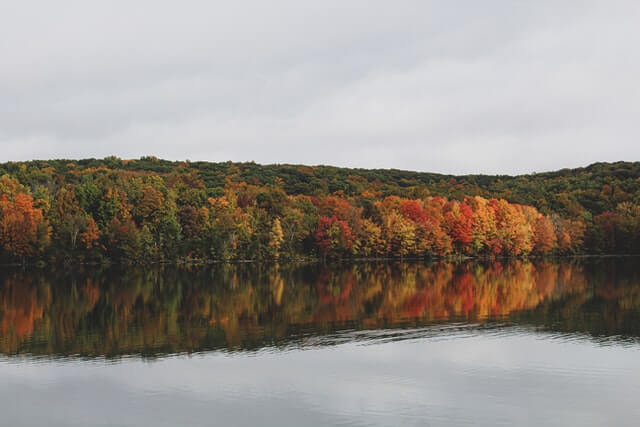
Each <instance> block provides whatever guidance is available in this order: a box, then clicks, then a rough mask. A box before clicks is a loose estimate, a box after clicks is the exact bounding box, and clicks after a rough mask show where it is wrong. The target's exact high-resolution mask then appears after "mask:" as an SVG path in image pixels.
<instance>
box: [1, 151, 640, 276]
mask: <svg viewBox="0 0 640 427" xmlns="http://www.w3.org/2000/svg"><path fill="white" fill-rule="evenodd" d="M637 253H640V163H638V162H635V163H627V162H617V163H597V164H594V165H591V166H588V167H586V168H578V169H563V170H561V171H557V172H548V173H540V174H531V175H521V176H515V177H512V176H489V175H466V176H452V175H440V174H432V173H420V172H408V171H399V170H367V169H346V168H336V167H329V166H314V167H309V166H300V165H258V164H255V163H231V162H226V163H207V162H189V161H186V162H171V161H166V160H160V159H157V158H154V157H144V158H141V159H139V160H121V159H118V158H116V157H109V158H105V159H101V160H100V159H87V160H77V161H76V160H50V161H30V162H9V163H4V164H0V262H1V263H3V264H10V263H11V264H15V263H17V264H31V263H40V264H43V263H49V264H55V263H61V262H62V263H97V264H100V263H179V264H199V263H209V262H220V261H238V262H239V261H246V260H253V261H278V260H280V261H284V260H319V259H322V260H326V259H331V260H340V259H374V260H375V259H386V258H394V259H396V258H397V259H415V258H419V259H423V258H429V259H459V258H465V257H475V258H480V259H482V258H499V257H527V256H535V257H541V256H542V257H546V256H552V257H555V256H568V255H584V254H591V255H597V254H613V255H619V254H637Z"/></svg>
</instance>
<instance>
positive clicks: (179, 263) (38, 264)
mask: <svg viewBox="0 0 640 427" xmlns="http://www.w3.org/2000/svg"><path fill="white" fill-rule="evenodd" d="M634 257H640V254H574V255H527V256H497V257H495V256H466V255H465V256H448V257H357V258H333V259H325V260H323V259H322V258H319V257H309V258H286V259H280V260H273V259H271V260H266V259H228V260H216V259H210V260H193V261H185V260H170V261H151V262H140V261H129V260H121V261H111V260H108V261H105V262H91V261H89V262H85V261H75V260H71V261H55V262H46V261H44V260H38V261H35V262H26V263H0V268H3V267H13V268H15V267H23V268H27V267H29V268H33V267H35V268H46V267H51V266H65V267H73V266H89V267H116V266H118V267H134V266H138V267H147V266H174V267H204V266H209V265H222V264H251V265H256V264H271V265H273V264H283V265H287V264H324V265H332V264H347V263H377V262H383V263H388V262H412V263H415V262H450V263H456V262H468V261H477V262H486V261H515V260H532V261H534V260H568V259H604V258H634Z"/></svg>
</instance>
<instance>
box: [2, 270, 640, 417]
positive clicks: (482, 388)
mask: <svg viewBox="0 0 640 427" xmlns="http://www.w3.org/2000/svg"><path fill="white" fill-rule="evenodd" d="M639 399H640V259H639V258H623V259H600V260H582V261H578V260H574V261H568V262H567V261H564V262H533V263H531V262H521V261H515V262H503V263H500V262H496V263H461V264H455V265H454V264H446V263H442V264H419V263H384V264H355V265H352V264H349V265H336V266H331V267H323V266H320V265H306V266H279V267H278V266H257V265H233V266H216V267H212V268H202V269H195V270H193V271H184V270H175V269H162V270H159V269H141V268H137V269H130V270H117V269H111V270H97V269H78V268H74V269H72V270H48V271H46V270H45V271H42V270H37V271H23V270H20V269H10V268H6V267H4V268H2V269H1V270H0V417H1V420H2V421H1V422H0V424H1V425H3V426H4V425H6V426H22V425H29V426H31V425H47V426H107V425H113V426H130V425H136V426H138V425H140V426H209V425H221V426H233V425H265V426H270V425H274V426H300V425H322V426H326V425H347V426H350V425H354V426H359V425H380V426H399V425H402V426H410V425H421V426H422V425H443V426H450V425H487V426H495V425H559V426H560V425H561V426H566V425H581V426H582V425H598V426H612V425H616V426H619V425H629V426H631V425H633V426H636V425H638V424H639V423H640V405H639V404H638V402H639Z"/></svg>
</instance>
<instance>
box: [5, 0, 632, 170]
mask: <svg viewBox="0 0 640 427" xmlns="http://www.w3.org/2000/svg"><path fill="white" fill-rule="evenodd" d="M638 22H640V2H637V1H632V0H629V1H616V0H608V1H604V0H601V1H589V0H581V1H570V0H567V1H558V0H550V1H544V0H537V1H516V0H505V1H492V0H483V1H478V0H469V1H462V0H461V1H428V0H415V1H411V0H399V1H388V0H384V1H376V0H363V1H358V0H348V1H345V0H338V1H333V0H323V1H314V2H311V1H300V0H291V1H278V0H272V1H262V0H255V1H250V0H236V1H233V2H229V1H224V2H222V1H221V2H217V1H211V0H208V1H206V0H203V1H191V0H181V1H171V2H165V1H159V0H127V1H120V0H110V1H89V0H79V1H67V0H58V1H55V2H52V1H31V0H21V1H2V2H0V161H7V160H27V159H33V158H38V159H43V158H61V157H62V158H83V157H105V156H108V155H116V156H119V157H122V158H137V157H140V156H143V155H155V156H158V157H163V158H169V159H190V160H211V161H225V160H234V161H248V160H254V161H256V162H259V163H304V164H333V165H339V166H352V167H383V168H390V167H393V168H401V169H412V170H422V171H438V172H452V173H475V172H485V173H524V172H531V171H543V170H551V169H557V168H562V167H573V166H581V165H586V164H589V163H591V162H595V161H614V160H640V141H638V137H639V136H640V85H639V84H638V78H639V76H640V29H639V28H638Z"/></svg>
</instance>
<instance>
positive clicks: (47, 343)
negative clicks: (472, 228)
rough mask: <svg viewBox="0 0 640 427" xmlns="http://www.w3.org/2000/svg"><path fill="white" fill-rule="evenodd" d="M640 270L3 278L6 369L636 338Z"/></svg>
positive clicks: (556, 267) (565, 265)
mask: <svg viewBox="0 0 640 427" xmlns="http://www.w3.org/2000/svg"><path fill="white" fill-rule="evenodd" d="M637 262H638V259H636V258H626V259H598V260H584V261H580V262H578V261H575V260H574V261H570V262H566V261H565V262H551V261H538V262H528V261H510V262H491V263H478V262H467V263H460V264H451V263H436V264H428V265H427V264H421V263H380V264H370V263H366V264H349V265H333V266H329V267H327V266H322V265H316V264H313V265H302V266H291V265H288V266H277V265H273V266H265V265H219V266H214V267H210V268H204V269H196V270H194V271H185V270H176V269H170V268H156V269H142V268H134V269H126V270H119V269H110V270H98V269H95V268H85V269H80V270H79V269H72V270H49V271H43V270H38V271H23V270H18V269H6V268H5V269H4V270H3V271H2V272H1V273H0V352H1V353H2V354H4V355H6V356H14V355H32V356H56V357H67V356H81V357H95V356H106V357H119V356H124V355H142V356H145V357H156V356H162V355H166V354H173V353H183V352H187V353H191V352H202V351H209V350H215V349H218V350H225V351H237V350H257V349H261V348H265V347H276V348H282V347H286V346H300V345H311V346H321V345H332V344H338V343H344V342H351V341H365V340H374V341H389V340H405V339H422V338H425V337H427V338H432V339H433V338H442V337H447V336H454V335H455V336H461V335H465V334H468V335H474V334H478V333H518V331H520V330H522V329H525V330H527V331H531V330H536V331H547V332H552V333H553V334H554V336H556V337H560V338H562V339H573V338H576V337H578V338H581V337H585V336H586V337H590V338H591V339H596V340H600V341H601V342H603V343H611V342H615V343H629V342H636V341H637V340H638V339H639V338H640V268H638V266H637Z"/></svg>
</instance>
